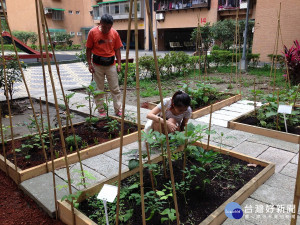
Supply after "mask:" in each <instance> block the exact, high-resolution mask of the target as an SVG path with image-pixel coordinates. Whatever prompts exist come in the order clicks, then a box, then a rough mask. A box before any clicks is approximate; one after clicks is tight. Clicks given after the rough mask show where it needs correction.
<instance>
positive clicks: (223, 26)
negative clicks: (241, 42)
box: [212, 19, 235, 50]
mask: <svg viewBox="0 0 300 225" xmlns="http://www.w3.org/2000/svg"><path fill="white" fill-rule="evenodd" d="M212 32H213V35H214V39H215V40H216V41H219V42H220V43H221V48H222V49H225V50H229V48H230V46H231V45H232V44H233V41H234V35H235V21H234V20H232V19H226V20H220V21H218V22H216V23H215V24H213V26H212Z"/></svg>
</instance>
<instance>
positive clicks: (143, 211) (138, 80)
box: [134, 0, 150, 225]
mask: <svg viewBox="0 0 300 225" xmlns="http://www.w3.org/2000/svg"><path fill="white" fill-rule="evenodd" d="M146 2H147V1H146ZM149 18H150V17H149ZM149 21H150V20H149ZM134 36H135V39H134V40H135V59H136V95H137V122H138V145H139V173H140V190H141V206H142V219H143V225H146V216H145V199H144V178H143V159H142V146H141V139H142V137H141V108H140V73H139V58H138V56H139V49H138V20H137V0H134Z"/></svg>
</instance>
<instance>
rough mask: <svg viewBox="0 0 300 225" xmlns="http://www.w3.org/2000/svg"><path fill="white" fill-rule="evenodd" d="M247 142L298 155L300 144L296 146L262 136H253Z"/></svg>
mask: <svg viewBox="0 0 300 225" xmlns="http://www.w3.org/2000/svg"><path fill="white" fill-rule="evenodd" d="M247 141H251V142H256V143H259V144H263V145H269V146H271V147H275V148H279V149H284V150H287V151H289V152H294V153H298V151H299V144H294V143H291V142H287V141H282V140H278V139H274V138H269V137H265V136H262V135H257V134H253V135H252V136H251V137H249V138H248V139H247Z"/></svg>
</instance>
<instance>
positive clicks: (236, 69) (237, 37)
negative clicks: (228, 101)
mask: <svg viewBox="0 0 300 225" xmlns="http://www.w3.org/2000/svg"><path fill="white" fill-rule="evenodd" d="M238 15H239V9H238V11H237V14H236V24H235V27H236V31H235V35H236V36H235V46H236V48H235V87H236V89H237V90H238V60H237V59H238V51H239V56H240V26H239V24H238ZM237 46H238V47H237ZM240 61H241V59H240Z"/></svg>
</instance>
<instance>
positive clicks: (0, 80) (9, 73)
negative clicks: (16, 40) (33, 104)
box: [0, 55, 27, 101]
mask: <svg viewBox="0 0 300 225" xmlns="http://www.w3.org/2000/svg"><path fill="white" fill-rule="evenodd" d="M9 57H10V58H11V59H10V60H6V61H5V72H6V80H7V91H8V95H9V96H6V86H5V79H4V60H3V57H1V58H0V88H1V89H3V94H4V96H6V97H7V98H8V99H10V101H12V100H13V94H14V92H15V90H14V86H15V84H16V83H17V82H22V81H23V79H22V74H21V69H20V68H19V64H18V60H17V59H16V56H15V55H10V56H9ZM21 66H22V69H26V67H27V66H26V64H24V62H23V61H21Z"/></svg>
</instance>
